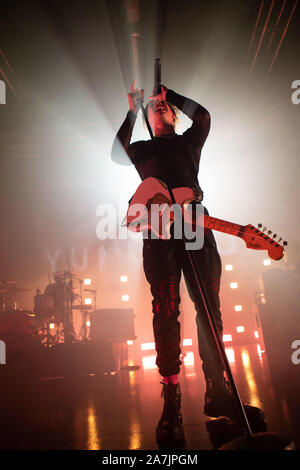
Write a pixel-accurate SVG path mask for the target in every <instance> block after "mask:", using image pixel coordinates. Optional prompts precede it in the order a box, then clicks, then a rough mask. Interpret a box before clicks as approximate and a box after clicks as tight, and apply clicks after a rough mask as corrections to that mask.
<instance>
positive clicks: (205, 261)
mask: <svg viewBox="0 0 300 470" xmlns="http://www.w3.org/2000/svg"><path fill="white" fill-rule="evenodd" d="M143 242H144V246H143V261H144V271H145V275H146V278H147V280H148V282H149V283H150V287H151V292H152V295H153V301H152V305H153V309H152V311H153V314H154V315H153V331H154V339H155V345H156V352H157V359H156V364H157V366H158V368H159V372H160V374H161V375H162V376H169V375H174V374H178V373H179V371H180V365H181V361H180V358H179V356H180V353H181V350H180V323H179V321H178V316H179V313H180V312H179V304H180V293H179V283H180V279H181V270H182V271H183V274H184V278H185V281H186V285H187V289H188V292H189V296H190V298H191V300H192V301H193V302H194V305H195V309H196V312H197V316H196V324H197V333H198V348H199V354H200V357H201V359H202V362H203V364H202V368H203V371H204V374H205V377H206V378H212V379H213V378H214V377H220V374H222V373H223V366H222V363H221V362H220V359H219V356H218V354H217V352H216V348H215V346H214V343H213V339H212V336H211V333H210V328H209V324H208V322H207V318H206V314H205V311H203V303H202V299H201V296H200V294H199V291H198V289H197V287H196V285H195V281H194V277H193V275H192V270H191V268H190V264H189V261H188V258H187V254H186V252H185V250H184V243H183V241H182V240H174V239H171V240H161V239H144V240H143ZM191 253H192V256H193V259H194V260H195V262H196V264H197V267H198V269H199V270H200V272H201V275H202V278H203V281H204V283H205V287H206V291H207V295H208V297H209V301H210V304H211V306H212V310H213V314H214V318H215V321H216V324H217V327H218V330H219V332H220V334H222V333H223V325H222V319H221V312H220V300H219V289H220V277H221V270H222V266H221V258H220V255H219V253H218V251H217V246H216V242H215V238H214V236H213V233H212V232H211V231H209V232H208V235H207V236H205V241H204V245H203V248H202V249H201V250H197V251H196V250H194V251H191Z"/></svg>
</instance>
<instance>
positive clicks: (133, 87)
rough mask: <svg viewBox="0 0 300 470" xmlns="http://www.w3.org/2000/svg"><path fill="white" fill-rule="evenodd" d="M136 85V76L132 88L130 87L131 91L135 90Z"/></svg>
mask: <svg viewBox="0 0 300 470" xmlns="http://www.w3.org/2000/svg"><path fill="white" fill-rule="evenodd" d="M135 85H136V78H135V79H134V80H133V82H132V85H131V88H130V91H131V93H133V92H134V89H135Z"/></svg>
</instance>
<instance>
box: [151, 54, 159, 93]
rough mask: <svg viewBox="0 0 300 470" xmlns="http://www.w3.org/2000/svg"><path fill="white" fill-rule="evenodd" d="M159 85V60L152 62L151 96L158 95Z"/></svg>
mask: <svg viewBox="0 0 300 470" xmlns="http://www.w3.org/2000/svg"><path fill="white" fill-rule="evenodd" d="M160 83H161V67H160V59H158V58H157V59H155V62H154V93H153V96H156V95H158V93H160Z"/></svg>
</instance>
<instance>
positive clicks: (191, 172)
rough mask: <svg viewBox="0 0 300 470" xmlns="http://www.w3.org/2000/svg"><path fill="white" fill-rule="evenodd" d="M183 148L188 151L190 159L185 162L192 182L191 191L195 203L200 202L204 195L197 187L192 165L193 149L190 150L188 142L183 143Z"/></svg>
mask: <svg viewBox="0 0 300 470" xmlns="http://www.w3.org/2000/svg"><path fill="white" fill-rule="evenodd" d="M185 146H186V148H187V150H188V155H189V157H190V158H187V160H186V162H187V165H188V169H189V172H190V177H191V180H192V190H193V191H194V193H195V195H196V199H195V200H196V201H197V202H201V201H202V200H203V195H204V193H203V191H202V189H201V187H200V185H199V181H198V176H197V173H196V170H195V167H194V164H193V148H192V146H191V144H190V142H189V141H186V142H185Z"/></svg>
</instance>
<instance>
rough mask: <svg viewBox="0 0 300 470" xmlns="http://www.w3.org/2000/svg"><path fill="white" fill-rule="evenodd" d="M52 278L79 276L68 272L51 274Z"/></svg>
mask: <svg viewBox="0 0 300 470" xmlns="http://www.w3.org/2000/svg"><path fill="white" fill-rule="evenodd" d="M52 275H53V276H54V277H63V276H79V273H71V272H69V271H56V273H53V274H52Z"/></svg>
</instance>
